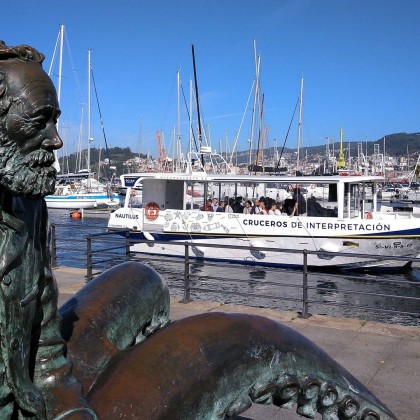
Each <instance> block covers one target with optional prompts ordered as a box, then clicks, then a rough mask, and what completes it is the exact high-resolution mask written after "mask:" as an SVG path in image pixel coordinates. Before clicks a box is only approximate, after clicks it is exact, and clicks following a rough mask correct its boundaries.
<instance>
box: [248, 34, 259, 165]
mask: <svg viewBox="0 0 420 420" xmlns="http://www.w3.org/2000/svg"><path fill="white" fill-rule="evenodd" d="M254 62H255V92H254V106H253V108H252V121H251V134H250V136H249V137H250V138H249V158H248V163H249V166H251V164H252V146H253V142H254V127H255V113H256V111H257V99H258V97H259V90H260V83H259V73H260V57H259V56H257V43H256V42H255V39H254Z"/></svg>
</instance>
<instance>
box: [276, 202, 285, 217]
mask: <svg viewBox="0 0 420 420" xmlns="http://www.w3.org/2000/svg"><path fill="white" fill-rule="evenodd" d="M282 213H283V203H282V202H279V203H276V209H275V210H274V214H275V215H277V216H281V214H282Z"/></svg>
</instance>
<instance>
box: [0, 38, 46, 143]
mask: <svg viewBox="0 0 420 420" xmlns="http://www.w3.org/2000/svg"><path fill="white" fill-rule="evenodd" d="M11 59H15V60H21V61H26V62H30V61H32V62H35V63H39V65H40V66H42V62H43V61H44V59H45V55H44V54H42V53H40V52H39V51H38V50H36V49H35V48H33V47H31V46H29V45H17V46H16V47H12V46H8V45H6V43H5V42H4V41H1V40H0V117H1V116H3V115H4V114H5V113H6V112H7V111H8V109H9V107H10V105H11V103H12V100H13V98H9V97H7V94H6V86H5V84H4V83H3V80H4V78H5V74H4V72H5V70H4V69H2V65H1V63H2V62H6V61H7V60H11ZM0 126H1V121H0ZM1 128H3V127H1ZM1 131H2V130H0V137H1Z"/></svg>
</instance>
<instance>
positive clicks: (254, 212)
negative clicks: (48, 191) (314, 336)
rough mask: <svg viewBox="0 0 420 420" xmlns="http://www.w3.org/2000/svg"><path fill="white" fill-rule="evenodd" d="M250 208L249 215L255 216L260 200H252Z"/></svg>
mask: <svg viewBox="0 0 420 420" xmlns="http://www.w3.org/2000/svg"><path fill="white" fill-rule="evenodd" d="M252 203H253V204H252V207H251V214H256V213H257V210H258V207H259V205H260V200H258V198H253V199H252Z"/></svg>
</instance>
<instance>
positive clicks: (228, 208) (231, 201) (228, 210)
mask: <svg viewBox="0 0 420 420" xmlns="http://www.w3.org/2000/svg"><path fill="white" fill-rule="evenodd" d="M234 204H235V200H234V199H233V198H229V201H228V204H227V206H226V207H225V213H233V205H234Z"/></svg>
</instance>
